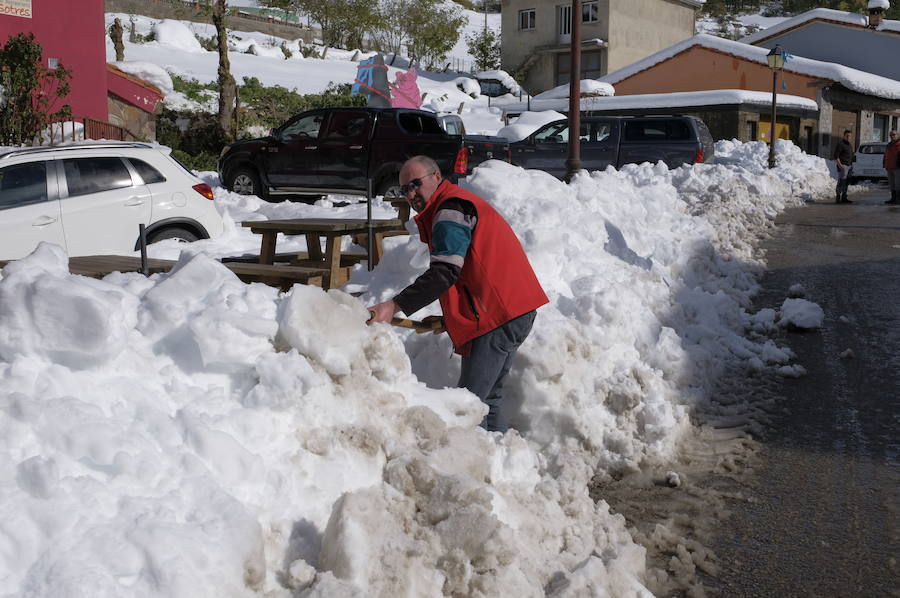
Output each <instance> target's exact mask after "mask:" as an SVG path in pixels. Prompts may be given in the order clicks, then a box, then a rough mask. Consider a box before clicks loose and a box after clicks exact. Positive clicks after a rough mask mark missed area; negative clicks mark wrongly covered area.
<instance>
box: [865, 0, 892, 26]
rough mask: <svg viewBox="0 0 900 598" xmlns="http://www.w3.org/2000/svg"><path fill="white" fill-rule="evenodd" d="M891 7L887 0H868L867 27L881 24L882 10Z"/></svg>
mask: <svg viewBox="0 0 900 598" xmlns="http://www.w3.org/2000/svg"><path fill="white" fill-rule="evenodd" d="M890 7H891V3H890V2H889V1H888V0H869V27H870V28H872V29H874V28H876V27H878V26H879V25H881V21H882V20H883V19H884V11H886V10H887V9H889V8H890Z"/></svg>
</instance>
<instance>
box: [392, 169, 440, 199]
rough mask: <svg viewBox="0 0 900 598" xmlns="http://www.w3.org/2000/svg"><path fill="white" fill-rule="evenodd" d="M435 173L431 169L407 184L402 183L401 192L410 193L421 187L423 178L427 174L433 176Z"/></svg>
mask: <svg viewBox="0 0 900 598" xmlns="http://www.w3.org/2000/svg"><path fill="white" fill-rule="evenodd" d="M433 174H434V171H431V172H429V173H428V174H426V175H424V176H423V177H421V178H418V179H413V180H411V181H410V182H408V183H406V184H405V185H400V193H402V194H403V195H409V192H410V191H415V190H416V189H418V188H419V187H421V186H422V179H423V178H425V177H426V176H431V175H433Z"/></svg>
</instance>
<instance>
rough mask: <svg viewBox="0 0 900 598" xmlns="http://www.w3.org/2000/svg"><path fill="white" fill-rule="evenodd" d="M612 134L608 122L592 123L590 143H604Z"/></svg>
mask: <svg viewBox="0 0 900 598" xmlns="http://www.w3.org/2000/svg"><path fill="white" fill-rule="evenodd" d="M611 134H612V125H611V124H610V123H608V122H597V123H593V125H592V127H591V141H606V140H607V139H609V136H610V135H611Z"/></svg>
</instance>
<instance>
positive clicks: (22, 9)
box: [0, 0, 31, 19]
mask: <svg viewBox="0 0 900 598" xmlns="http://www.w3.org/2000/svg"><path fill="white" fill-rule="evenodd" d="M4 15H9V16H13V17H24V18H26V19H30V18H31V0H0V16H4Z"/></svg>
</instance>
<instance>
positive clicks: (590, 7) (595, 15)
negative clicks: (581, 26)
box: [581, 2, 600, 23]
mask: <svg viewBox="0 0 900 598" xmlns="http://www.w3.org/2000/svg"><path fill="white" fill-rule="evenodd" d="M597 5H598V2H582V3H581V22H582V23H596V22H597V21H599V20H600V8H599V7H598V6H597Z"/></svg>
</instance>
